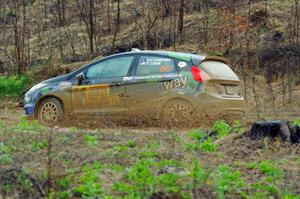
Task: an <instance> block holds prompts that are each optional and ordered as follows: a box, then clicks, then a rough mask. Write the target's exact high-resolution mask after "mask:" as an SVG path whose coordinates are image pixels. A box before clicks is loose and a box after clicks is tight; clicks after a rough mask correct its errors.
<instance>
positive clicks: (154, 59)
mask: <svg viewBox="0 0 300 199" xmlns="http://www.w3.org/2000/svg"><path fill="white" fill-rule="evenodd" d="M174 72H176V68H175V63H174V60H173V59H171V58H166V57H160V56H141V57H140V58H139V61H138V64H137V71H136V75H137V76H146V75H157V74H165V73H174Z"/></svg>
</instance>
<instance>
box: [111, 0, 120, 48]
mask: <svg viewBox="0 0 300 199" xmlns="http://www.w3.org/2000/svg"><path fill="white" fill-rule="evenodd" d="M119 29H120V0H117V21H116V25H115V32H114V38H113V42H112V49H114V48H115V43H116V39H117V34H118V32H119Z"/></svg>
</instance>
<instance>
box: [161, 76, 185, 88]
mask: <svg viewBox="0 0 300 199" xmlns="http://www.w3.org/2000/svg"><path fill="white" fill-rule="evenodd" d="M186 83H187V78H186V77H181V78H178V79H174V80H172V81H169V82H164V85H165V87H166V89H167V90H169V89H172V88H185V87H186Z"/></svg>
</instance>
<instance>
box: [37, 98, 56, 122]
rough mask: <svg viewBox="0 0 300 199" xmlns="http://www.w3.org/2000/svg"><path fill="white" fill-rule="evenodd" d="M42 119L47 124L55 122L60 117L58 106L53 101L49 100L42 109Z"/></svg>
mask: <svg viewBox="0 0 300 199" xmlns="http://www.w3.org/2000/svg"><path fill="white" fill-rule="evenodd" d="M41 119H42V122H43V123H45V124H53V123H55V122H56V121H57V119H58V108H57V106H56V104H54V103H53V102H47V103H45V104H44V105H43V107H42V109H41Z"/></svg>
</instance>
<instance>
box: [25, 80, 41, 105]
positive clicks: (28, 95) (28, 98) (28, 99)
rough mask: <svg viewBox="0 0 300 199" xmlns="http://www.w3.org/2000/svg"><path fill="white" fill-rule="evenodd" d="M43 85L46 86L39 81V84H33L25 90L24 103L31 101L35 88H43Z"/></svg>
mask: <svg viewBox="0 0 300 199" xmlns="http://www.w3.org/2000/svg"><path fill="white" fill-rule="evenodd" d="M44 86H46V84H44V83H39V84H37V85H35V86H33V87H32V88H31V89H30V90H29V91H27V93H26V94H25V98H24V101H25V103H29V102H31V101H32V100H33V96H34V93H35V92H36V91H37V90H39V89H41V88H43V87H44Z"/></svg>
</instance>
